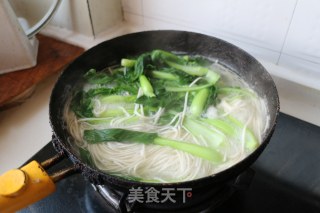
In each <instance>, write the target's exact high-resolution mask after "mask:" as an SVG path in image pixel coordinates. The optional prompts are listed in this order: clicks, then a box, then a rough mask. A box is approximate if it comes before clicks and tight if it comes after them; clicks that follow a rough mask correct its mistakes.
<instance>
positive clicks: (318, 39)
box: [279, 0, 320, 84]
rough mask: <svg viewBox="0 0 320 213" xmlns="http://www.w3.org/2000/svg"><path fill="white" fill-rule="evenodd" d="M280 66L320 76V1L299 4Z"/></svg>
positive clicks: (307, 0)
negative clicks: (311, 72) (308, 71)
mask: <svg viewBox="0 0 320 213" xmlns="http://www.w3.org/2000/svg"><path fill="white" fill-rule="evenodd" d="M279 65H284V66H288V67H291V68H294V69H298V70H311V71H314V72H318V73H319V74H320V1H318V0H305V1H299V2H298V4H297V7H296V9H295V12H294V17H293V19H292V22H291V26H290V29H289V31H288V36H287V39H286V41H285V45H284V47H283V51H282V55H281V57H280V60H279ZM318 78H319V84H320V77H318Z"/></svg>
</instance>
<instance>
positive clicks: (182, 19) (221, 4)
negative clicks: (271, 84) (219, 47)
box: [122, 0, 296, 63]
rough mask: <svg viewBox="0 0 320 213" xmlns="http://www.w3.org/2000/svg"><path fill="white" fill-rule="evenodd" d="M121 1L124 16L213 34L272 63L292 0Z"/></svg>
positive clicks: (149, 22) (290, 15)
mask: <svg viewBox="0 0 320 213" xmlns="http://www.w3.org/2000/svg"><path fill="white" fill-rule="evenodd" d="M122 3H123V8H124V12H125V14H126V15H125V18H126V20H129V21H132V20H131V19H130V18H133V19H134V20H139V18H140V19H143V23H144V25H146V26H149V27H152V28H158V29H186V30H192V31H199V32H203V33H206V34H210V35H213V36H217V37H220V38H222V39H225V40H227V41H229V42H231V43H234V44H236V45H238V46H240V47H242V48H244V49H245V50H247V51H249V52H250V53H252V54H254V55H255V56H256V57H258V58H265V59H267V60H269V61H272V62H275V63H276V62H277V61H278V58H279V56H280V53H279V52H280V50H281V48H282V46H283V42H284V39H285V37H286V33H287V30H288V27H289V24H290V21H291V17H292V14H293V11H294V8H295V5H296V0H282V1H277V0H268V1H267V0H265V1H259V3H257V1H255V0H241V1H240V0H225V1H221V0H201V1H196V0H189V1H183V0H161V1H159V0H139V1H137V0H135V1H130V0H123V1H122ZM140 6H142V8H141V7H140ZM127 14H130V15H127ZM133 14H134V15H135V16H134V17H132V15H133ZM137 16H138V17H139V16H140V17H139V18H138V17H137ZM139 22H140V23H141V22H142V21H141V20H140V21H139Z"/></svg>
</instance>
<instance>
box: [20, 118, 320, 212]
mask: <svg viewBox="0 0 320 213" xmlns="http://www.w3.org/2000/svg"><path fill="white" fill-rule="evenodd" d="M55 154H56V152H55V150H54V148H53V146H52V144H51V143H48V144H47V145H46V146H45V147H44V148H43V149H41V150H40V151H39V152H38V153H37V154H35V155H34V156H33V157H32V158H31V159H30V160H33V159H35V160H37V161H43V160H45V159H47V158H49V157H51V156H53V155H55ZM69 164H71V163H70V162H69V160H67V159H65V160H63V161H62V162H61V163H59V164H58V165H56V166H55V167H54V168H53V169H54V170H55V171H57V170H58V169H60V168H62V167H64V168H65V167H66V166H67V165H69ZM49 173H50V170H49ZM245 173H246V175H244V176H246V178H245V179H244V180H242V182H241V184H242V185H244V187H243V188H241V185H240V187H238V190H232V191H230V190H229V191H225V192H224V193H222V194H221V197H219V198H217V197H212V199H211V198H210V199H206V200H205V201H204V203H202V204H201V205H198V206H194V208H189V209H186V210H184V211H183V212H202V213H206V212H213V211H214V212H217V213H219V212H246V213H251V212H259V213H264V212H265V213H267V212H268V213H269V212H290V213H295V212H308V213H313V212H314V213H316V212H317V213H318V212H320V127H318V126H315V125H312V124H309V123H306V122H304V121H301V120H299V119H296V118H294V117H291V116H289V115H286V114H282V113H281V114H280V116H279V120H278V124H277V126H276V130H275V133H274V135H273V137H272V139H271V141H270V144H269V145H268V146H267V148H266V149H265V151H264V152H263V153H262V155H261V156H260V157H259V159H258V160H257V161H256V162H255V163H254V164H253V165H252V166H251V168H250V169H249V170H248V171H246V172H245ZM248 174H249V175H248ZM114 193H116V192H114V191H109V190H108V187H106V186H100V185H92V184H91V183H89V182H88V181H86V180H85V179H84V178H83V177H82V176H81V175H80V174H75V175H73V176H70V177H68V178H65V179H63V180H61V181H60V182H58V183H57V191H56V192H55V193H54V194H52V195H51V196H49V197H47V198H45V199H43V200H41V201H39V202H37V203H35V204H33V205H31V206H29V207H27V208H25V209H23V210H21V211H20V212H21V213H40V212H47V213H51V212H52V213H56V212H64V213H69V212H70V213H74V212H110V213H113V212H117V210H116V209H115V208H114V207H113V203H112V199H116V198H117V194H114ZM112 194H113V196H111V198H110V197H108V196H110V195H112ZM114 195H115V196H114ZM106 200H109V202H107V201H106ZM110 200H111V202H110ZM217 200H219V202H217ZM220 201H221V202H220ZM134 212H150V211H148V210H143V209H142V210H139V211H134ZM152 212H154V211H152Z"/></svg>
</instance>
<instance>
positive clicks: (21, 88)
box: [0, 35, 84, 109]
mask: <svg viewBox="0 0 320 213" xmlns="http://www.w3.org/2000/svg"><path fill="white" fill-rule="evenodd" d="M37 38H38V39H39V49H38V57H37V65H36V66H35V67H32V68H29V69H24V70H20V71H15V72H11V73H6V74H2V75H0V109H3V108H7V107H6V105H7V104H8V103H9V102H11V100H13V99H15V98H16V97H18V96H19V95H21V94H23V93H24V92H26V91H27V90H28V89H29V90H30V88H32V87H33V86H34V85H36V84H38V83H39V82H41V81H42V80H44V79H45V78H47V77H49V76H50V75H52V74H54V73H57V72H61V71H62V69H63V68H64V67H65V66H66V65H67V64H68V63H70V62H71V61H73V60H74V59H75V58H76V57H78V56H79V55H80V54H81V53H83V52H84V49H83V48H80V47H77V46H74V45H71V44H67V43H64V42H62V41H58V40H56V39H53V38H50V37H47V36H44V35H37Z"/></svg>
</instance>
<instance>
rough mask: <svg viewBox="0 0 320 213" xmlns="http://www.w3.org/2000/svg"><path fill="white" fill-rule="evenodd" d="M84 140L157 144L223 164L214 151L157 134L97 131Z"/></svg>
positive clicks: (91, 131)
mask: <svg viewBox="0 0 320 213" xmlns="http://www.w3.org/2000/svg"><path fill="white" fill-rule="evenodd" d="M84 139H85V140H86V141H87V142H88V143H91V144H95V143H101V142H114V141H116V142H122V143H128V142H135V143H143V144H156V145H160V146H167V147H171V148H173V149H177V150H180V151H184V152H187V153H189V154H191V155H194V156H197V157H200V158H202V159H205V160H209V161H211V162H213V163H221V162H222V161H223V157H222V155H221V154H220V153H219V152H218V151H216V150H214V149H211V148H207V147H203V146H199V145H197V144H191V143H187V142H182V141H176V140H171V139H166V138H162V137H159V136H158V134H157V133H149V132H139V131H133V130H126V129H103V130H96V129H95V130H85V131H84Z"/></svg>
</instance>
